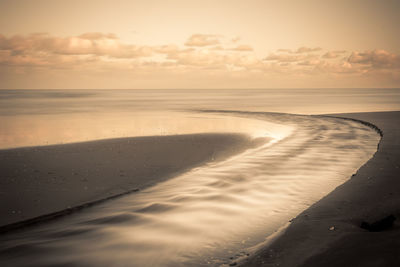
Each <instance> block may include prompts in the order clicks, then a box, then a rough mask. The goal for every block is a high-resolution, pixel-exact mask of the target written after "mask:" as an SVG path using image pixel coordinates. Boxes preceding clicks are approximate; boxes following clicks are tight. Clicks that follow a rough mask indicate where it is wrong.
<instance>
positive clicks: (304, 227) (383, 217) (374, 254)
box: [241, 112, 400, 267]
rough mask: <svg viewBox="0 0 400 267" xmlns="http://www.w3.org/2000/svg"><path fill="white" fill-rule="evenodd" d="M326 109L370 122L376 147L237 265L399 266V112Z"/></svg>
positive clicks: (343, 115)
mask: <svg viewBox="0 0 400 267" xmlns="http://www.w3.org/2000/svg"><path fill="white" fill-rule="evenodd" d="M330 115H331V116H338V117H345V118H351V119H356V120H362V121H366V122H370V123H372V124H374V125H376V126H377V127H378V128H379V129H380V130H382V132H383V137H382V139H381V142H380V144H379V149H378V151H377V152H376V154H375V155H374V157H373V158H372V159H371V160H369V161H368V162H367V163H366V164H365V165H364V166H362V167H361V168H360V169H359V170H358V171H357V173H356V174H355V175H353V176H352V177H351V179H350V180H348V181H347V182H346V183H344V184H343V185H341V186H339V187H337V188H336V189H335V190H334V191H333V192H332V193H330V194H329V195H327V196H326V197H324V198H323V199H321V200H320V201H318V202H317V203H315V204H314V205H312V206H311V207H310V208H308V209H307V210H305V211H304V212H302V213H301V214H300V215H298V216H297V217H296V218H294V219H293V220H292V223H291V224H290V226H289V227H288V228H287V229H286V230H285V231H284V232H283V233H281V235H280V236H278V237H277V238H276V239H275V240H274V241H273V242H272V243H270V244H269V245H268V246H265V247H263V248H262V249H260V250H258V251H257V252H256V253H255V254H254V255H251V256H250V257H249V258H248V259H245V260H244V261H243V262H242V263H241V264H242V265H243V266H307V267H309V266H400V255H399V251H400V180H399V179H400V112H373V113H353V114H350V113H349V114H330ZM389 216H394V217H395V218H396V220H395V221H394V222H393V224H391V221H392V220H391V219H393V217H389ZM385 221H386V223H385ZM363 222H364V225H367V226H368V225H369V226H370V225H371V224H374V223H375V225H378V227H375V229H374V227H367V229H365V227H364V228H362V227H360V226H361V224H362V223H363ZM371 230H373V231H371Z"/></svg>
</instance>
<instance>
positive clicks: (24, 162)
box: [0, 134, 256, 231]
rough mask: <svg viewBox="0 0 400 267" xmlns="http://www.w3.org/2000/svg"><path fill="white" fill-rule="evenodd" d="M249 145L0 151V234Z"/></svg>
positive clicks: (222, 142) (206, 140) (235, 137)
mask: <svg viewBox="0 0 400 267" xmlns="http://www.w3.org/2000/svg"><path fill="white" fill-rule="evenodd" d="M254 145H256V143H255V141H252V140H250V138H249V137H247V136H245V135H239V134H191V135H176V136H150V137H135V138H120V139H108V140H100V141H92V142H83V143H74V144H65V145H51V146H42V147H29V148H18V149H7V150H0V175H1V177H0V178H1V179H0V214H1V216H0V230H2V231H6V230H9V229H11V228H15V227H19V226H21V225H25V224H26V222H29V221H26V220H28V219H32V218H37V217H38V216H43V215H46V214H51V215H50V216H43V217H41V220H43V219H46V218H48V217H50V218H51V217H54V216H59V215H63V214H65V213H68V212H71V211H73V210H75V209H76V208H74V207H78V208H81V207H82V205H83V206H85V205H86V204H87V203H93V202H96V201H99V200H103V199H107V198H110V197H114V196H118V195H121V194H124V193H127V192H132V191H137V190H138V189H143V188H144V187H147V186H150V185H153V184H155V183H157V182H160V181H162V180H165V179H167V178H170V177H172V176H175V175H177V174H178V173H181V172H184V171H187V170H188V169H191V168H193V167H196V166H199V165H202V164H204V163H205V162H208V161H213V160H222V159H224V158H226V157H228V156H230V155H233V154H237V153H239V152H241V151H244V150H245V149H247V148H249V147H252V146H254ZM55 212H57V213H55ZM21 221H24V222H23V223H17V224H14V225H11V227H10V224H13V223H16V222H21ZM36 221H37V220H36V219H34V220H33V222H36ZM31 222H32V221H31ZM5 225H7V226H6V227H5Z"/></svg>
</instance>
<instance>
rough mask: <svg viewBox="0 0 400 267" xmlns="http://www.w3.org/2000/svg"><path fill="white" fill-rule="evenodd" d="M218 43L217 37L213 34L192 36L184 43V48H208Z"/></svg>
mask: <svg viewBox="0 0 400 267" xmlns="http://www.w3.org/2000/svg"><path fill="white" fill-rule="evenodd" d="M219 43H220V41H219V36H218V35H213V34H194V35H192V36H190V37H189V39H188V40H187V41H186V43H185V45H186V46H199V47H202V46H209V45H218V44H219Z"/></svg>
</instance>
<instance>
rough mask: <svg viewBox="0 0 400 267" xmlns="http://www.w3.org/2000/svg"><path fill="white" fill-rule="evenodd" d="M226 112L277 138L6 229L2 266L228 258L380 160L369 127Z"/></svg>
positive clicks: (218, 261)
mask: <svg viewBox="0 0 400 267" xmlns="http://www.w3.org/2000/svg"><path fill="white" fill-rule="evenodd" d="M223 115H224V116H235V117H243V118H249V117H250V118H252V119H257V120H259V123H261V124H265V125H267V126H268V125H269V126H270V127H269V128H270V129H272V130H271V131H269V132H268V133H266V137H270V138H272V139H271V141H270V142H267V143H264V144H263V145H261V146H259V147H256V148H253V149H249V150H247V151H245V152H244V153H241V154H239V155H236V156H233V157H231V158H229V159H227V160H224V161H221V162H216V163H209V164H206V165H204V166H201V167H198V168H195V169H192V170H190V171H188V172H186V173H183V174H181V175H179V176H177V177H175V178H172V179H170V180H168V181H165V182H162V183H159V184H157V185H155V186H152V187H150V188H147V189H145V190H142V191H139V192H137V193H133V194H130V195H128V196H125V197H122V198H119V199H116V200H112V201H109V202H106V203H103V204H100V205H97V206H94V207H92V208H88V209H84V210H82V211H80V212H77V213H74V214H72V215H70V216H66V217H63V218H60V219H57V220H54V221H49V222H47V223H44V224H41V225H37V226H34V227H29V228H26V229H22V230H20V231H17V232H11V233H9V234H6V235H3V236H2V237H1V239H0V265H2V266H37V265H39V266H61V265H62V266H75V265H79V266H203V265H207V266H208V265H211V266H218V265H223V264H229V262H231V260H232V259H235V258H236V257H240V256H241V255H243V254H246V253H247V249H248V248H250V247H253V246H255V245H257V244H259V243H261V242H263V241H264V240H265V238H267V237H268V236H269V235H271V234H272V233H274V231H276V230H277V229H278V228H279V227H281V226H282V225H285V224H286V223H287V222H288V220H290V219H291V218H293V217H294V216H296V215H297V214H299V213H300V212H301V211H303V210H304V209H306V208H307V207H309V206H310V205H311V204H313V203H315V202H316V201H317V200H318V199H320V198H321V197H323V196H324V195H326V194H327V193H329V192H330V191H332V190H333V189H334V188H335V187H336V186H338V185H340V184H342V183H343V182H344V181H346V180H347V179H349V178H350V176H351V175H352V174H353V173H354V172H355V171H356V170H357V169H358V168H359V167H360V166H362V165H363V164H364V163H365V162H366V161H367V160H368V159H370V158H371V157H372V155H373V154H374V152H375V151H376V148H377V144H378V142H379V139H380V136H379V135H378V134H377V133H376V132H375V131H374V130H373V129H371V128H369V127H368V126H365V125H363V124H360V123H358V122H354V121H348V120H343V119H338V118H326V117H318V116H302V115H288V114H277V113H275V114H274V113H240V112H227V113H225V114H223ZM267 128H268V127H267ZM257 136H258V137H259V135H257Z"/></svg>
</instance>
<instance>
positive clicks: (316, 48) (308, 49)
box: [293, 46, 322, 54]
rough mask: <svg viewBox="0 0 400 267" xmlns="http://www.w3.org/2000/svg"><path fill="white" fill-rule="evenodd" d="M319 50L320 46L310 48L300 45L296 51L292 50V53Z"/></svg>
mask: <svg viewBox="0 0 400 267" xmlns="http://www.w3.org/2000/svg"><path fill="white" fill-rule="evenodd" d="M321 50H322V48H320V47H314V48H310V47H305V46H302V47H300V48H298V49H297V50H296V51H294V52H293V53H296V54H302V53H310V52H317V51H321Z"/></svg>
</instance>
